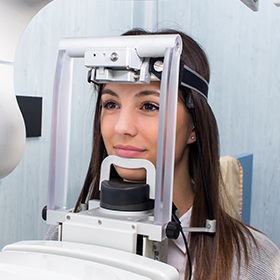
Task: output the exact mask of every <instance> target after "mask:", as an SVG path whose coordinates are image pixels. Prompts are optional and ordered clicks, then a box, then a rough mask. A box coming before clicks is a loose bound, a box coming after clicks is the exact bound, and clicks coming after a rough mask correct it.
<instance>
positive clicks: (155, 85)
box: [102, 82, 160, 93]
mask: <svg viewBox="0 0 280 280" xmlns="http://www.w3.org/2000/svg"><path fill="white" fill-rule="evenodd" d="M106 90H111V91H113V92H115V93H118V92H131V91H133V92H139V91H157V92H158V93H159V91H160V82H151V83H150V84H115V83H110V84H106V85H104V87H103V90H102V92H106Z"/></svg>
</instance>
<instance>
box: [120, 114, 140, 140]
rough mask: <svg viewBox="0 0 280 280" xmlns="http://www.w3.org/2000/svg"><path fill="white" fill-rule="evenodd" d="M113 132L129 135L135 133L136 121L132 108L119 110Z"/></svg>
mask: <svg viewBox="0 0 280 280" xmlns="http://www.w3.org/2000/svg"><path fill="white" fill-rule="evenodd" d="M115 132H116V133H118V134H121V135H130V136H135V135H136V134H137V121H136V115H135V112H133V110H129V109H121V110H120V112H119V114H118V117H117V120H116V124H115Z"/></svg>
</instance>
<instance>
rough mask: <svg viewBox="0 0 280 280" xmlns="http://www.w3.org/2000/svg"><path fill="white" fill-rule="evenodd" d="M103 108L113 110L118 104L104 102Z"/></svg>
mask: <svg viewBox="0 0 280 280" xmlns="http://www.w3.org/2000/svg"><path fill="white" fill-rule="evenodd" d="M102 108H104V109H107V110H113V109H117V108H118V105H117V104H116V103H115V102H112V101H108V102H104V103H102Z"/></svg>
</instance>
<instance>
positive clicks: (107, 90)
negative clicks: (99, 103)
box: [101, 89, 118, 97]
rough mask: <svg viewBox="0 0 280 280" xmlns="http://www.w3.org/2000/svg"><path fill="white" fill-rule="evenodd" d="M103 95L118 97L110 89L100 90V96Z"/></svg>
mask: <svg viewBox="0 0 280 280" xmlns="http://www.w3.org/2000/svg"><path fill="white" fill-rule="evenodd" d="M103 94H110V95H112V96H115V97H118V95H117V94H116V93H115V92H114V91H112V90H110V89H104V90H102V92H101V95H103Z"/></svg>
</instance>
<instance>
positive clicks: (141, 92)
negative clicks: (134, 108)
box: [136, 90, 159, 97]
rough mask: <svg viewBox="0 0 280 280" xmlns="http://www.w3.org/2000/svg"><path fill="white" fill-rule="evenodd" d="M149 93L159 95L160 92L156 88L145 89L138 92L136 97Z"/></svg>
mask: <svg viewBox="0 0 280 280" xmlns="http://www.w3.org/2000/svg"><path fill="white" fill-rule="evenodd" d="M147 95H155V96H158V97H159V92H158V91H156V90H143V91H140V92H138V93H137V94H136V97H141V96H147Z"/></svg>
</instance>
